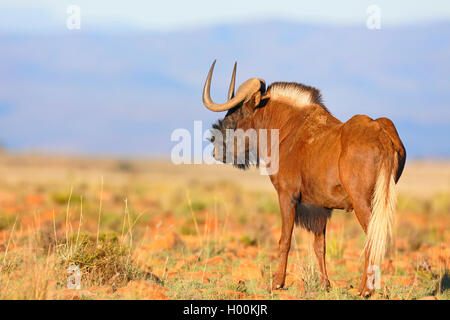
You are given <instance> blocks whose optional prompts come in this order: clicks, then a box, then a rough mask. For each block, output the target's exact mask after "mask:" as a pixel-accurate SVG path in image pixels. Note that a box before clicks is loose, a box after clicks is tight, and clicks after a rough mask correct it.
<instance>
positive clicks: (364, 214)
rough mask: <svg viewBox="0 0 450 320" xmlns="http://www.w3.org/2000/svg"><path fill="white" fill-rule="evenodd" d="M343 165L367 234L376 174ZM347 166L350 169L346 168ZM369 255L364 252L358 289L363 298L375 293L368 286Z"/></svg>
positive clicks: (343, 174)
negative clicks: (362, 270) (362, 271)
mask: <svg viewBox="0 0 450 320" xmlns="http://www.w3.org/2000/svg"><path fill="white" fill-rule="evenodd" d="M341 160H342V158H341ZM341 163H342V165H341V168H340V172H341V174H340V175H341V180H342V183H343V186H344V188H345V190H346V191H347V194H348V195H349V197H350V200H351V202H352V205H353V210H354V211H355V215H356V218H357V219H358V221H359V224H360V225H361V227H362V228H363V230H364V232H365V233H366V234H367V231H368V228H369V222H370V217H371V214H372V211H371V204H370V202H371V198H372V190H373V185H374V183H375V173H374V172H372V171H371V170H370V168H371V167H370V166H368V165H367V166H361V167H359V168H358V169H355V168H353V167H351V166H354V162H351V161H348V162H346V163H343V162H341ZM346 165H348V166H349V167H346ZM354 172H358V175H356V174H354ZM369 254H370V253H369V252H368V251H367V250H366V251H365V252H364V255H365V262H364V273H363V277H362V279H361V283H360V285H359V287H358V292H359V294H361V295H362V296H368V295H371V294H372V293H373V291H374V290H373V288H369V287H368V284H367V271H368V270H367V269H368V267H369V263H368V261H369V260H368V257H369Z"/></svg>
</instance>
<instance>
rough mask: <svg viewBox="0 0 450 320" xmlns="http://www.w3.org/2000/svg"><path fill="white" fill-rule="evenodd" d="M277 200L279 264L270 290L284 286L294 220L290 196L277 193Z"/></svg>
mask: <svg viewBox="0 0 450 320" xmlns="http://www.w3.org/2000/svg"><path fill="white" fill-rule="evenodd" d="M278 200H279V203H280V211H281V237H280V242H279V246H280V262H279V264H278V270H277V272H276V273H275V276H274V279H273V283H272V289H279V288H282V287H283V286H284V280H285V278H286V265H287V260H288V256H289V249H290V248H291V237H292V229H293V228H294V220H295V204H294V202H293V198H292V195H291V194H290V193H287V192H278Z"/></svg>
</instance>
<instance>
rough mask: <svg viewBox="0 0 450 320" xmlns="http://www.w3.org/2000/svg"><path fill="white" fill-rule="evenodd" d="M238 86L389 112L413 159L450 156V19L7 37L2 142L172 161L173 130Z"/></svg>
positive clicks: (204, 115) (354, 110)
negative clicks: (256, 81)
mask: <svg viewBox="0 0 450 320" xmlns="http://www.w3.org/2000/svg"><path fill="white" fill-rule="evenodd" d="M216 58H217V59H218V62H217V65H216V70H215V75H214V78H213V85H212V96H213V98H214V99H216V100H217V101H224V99H225V97H226V93H227V87H228V83H229V78H230V76H231V71H232V66H233V63H234V61H235V60H237V61H238V72H237V82H238V83H240V82H242V81H245V80H246V79H247V78H250V77H260V78H264V79H265V80H266V83H268V84H269V83H270V82H274V81H296V82H301V83H305V84H308V85H312V86H315V87H317V88H319V89H320V90H321V92H322V95H323V98H324V101H325V104H326V105H327V107H328V109H329V110H330V111H331V112H332V113H333V114H334V115H335V116H337V117H338V118H339V119H341V120H347V119H349V118H350V117H351V116H352V115H354V114H367V115H369V116H371V117H380V116H387V117H389V118H391V119H392V120H393V121H394V123H395V124H396V126H397V129H398V131H399V134H400V137H401V138H402V140H403V142H404V144H405V146H406V149H407V152H408V155H409V156H410V157H415V158H417V157H433V158H438V157H444V158H448V157H450V143H449V138H450V76H449V75H450V22H449V21H447V22H445V21H444V22H436V23H428V24H420V25H408V26H401V27H389V26H386V27H385V26H383V27H382V29H381V30H369V29H366V28H365V26H358V27H357V26H334V25H304V24H295V23H285V22H279V21H268V22H259V23H249V24H239V25H221V26H216V27H209V28H202V29H190V30H186V31H175V32H167V33H142V32H123V33H108V32H99V31H90V30H83V29H82V30H78V31H71V30H67V31H66V32H64V33H59V34H18V33H14V34H13V33H2V34H0V128H1V129H0V142H1V143H2V144H3V145H5V146H6V147H7V148H8V149H11V150H15V151H39V152H58V153H82V154H97V155H99V154H103V155H104V154H112V155H121V156H126V155H132V156H138V155H160V156H161V155H162V156H169V154H170V150H171V148H172V147H173V146H174V145H175V142H171V141H170V134H171V132H172V131H173V130H174V129H176V128H186V129H189V130H191V131H193V121H194V120H205V122H204V124H205V126H204V128H203V129H204V130H206V129H208V127H209V125H210V124H211V123H212V122H213V121H215V120H216V119H217V118H219V117H222V116H223V115H222V114H214V113H212V112H209V111H207V110H206V109H205V108H204V107H203V105H202V102H201V93H202V88H203V82H204V79H205V77H206V74H207V72H208V69H209V67H210V64H211V63H212V61H213V60H214V59H216Z"/></svg>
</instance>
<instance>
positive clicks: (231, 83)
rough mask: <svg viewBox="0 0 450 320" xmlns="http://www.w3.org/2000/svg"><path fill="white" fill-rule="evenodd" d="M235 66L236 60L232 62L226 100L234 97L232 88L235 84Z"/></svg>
mask: <svg viewBox="0 0 450 320" xmlns="http://www.w3.org/2000/svg"><path fill="white" fill-rule="evenodd" d="M236 66H237V61H236V62H235V63H234V68H233V75H232V76H231V81H230V88H229V89H228V101H229V100H231V99H232V98H233V97H234V88H235V85H236Z"/></svg>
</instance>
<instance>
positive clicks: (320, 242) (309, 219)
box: [295, 199, 331, 290]
mask: <svg viewBox="0 0 450 320" xmlns="http://www.w3.org/2000/svg"><path fill="white" fill-rule="evenodd" d="M298 201H299V202H298V204H297V207H296V216H295V218H296V222H297V224H300V225H301V226H302V227H303V228H305V229H306V230H308V231H311V232H312V233H313V234H314V244H313V247H314V253H315V254H316V257H317V261H318V264H319V271H320V283H321V285H322V286H324V287H325V288H326V289H327V290H329V289H330V287H331V285H330V281H329V280H328V274H327V267H326V264H325V252H326V242H325V233H326V229H327V221H328V219H329V218H330V217H331V209H327V208H323V207H319V206H316V205H313V204H308V203H302V202H301V199H299V200H298Z"/></svg>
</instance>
